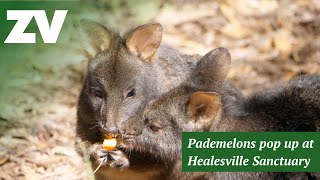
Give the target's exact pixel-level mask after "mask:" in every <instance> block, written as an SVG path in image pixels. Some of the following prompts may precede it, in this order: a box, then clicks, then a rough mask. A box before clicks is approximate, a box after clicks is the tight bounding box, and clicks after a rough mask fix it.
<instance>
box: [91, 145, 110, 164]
mask: <svg viewBox="0 0 320 180" xmlns="http://www.w3.org/2000/svg"><path fill="white" fill-rule="evenodd" d="M89 153H90V156H91V159H93V161H94V163H96V164H98V165H99V164H101V165H107V164H108V163H107V162H108V159H109V157H108V153H109V152H108V151H107V150H105V149H103V147H102V145H101V144H93V145H91V146H90V147H89Z"/></svg>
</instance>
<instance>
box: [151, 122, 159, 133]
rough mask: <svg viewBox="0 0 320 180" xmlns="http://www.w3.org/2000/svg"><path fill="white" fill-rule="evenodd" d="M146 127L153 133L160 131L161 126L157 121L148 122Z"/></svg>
mask: <svg viewBox="0 0 320 180" xmlns="http://www.w3.org/2000/svg"><path fill="white" fill-rule="evenodd" d="M148 127H149V129H150V130H151V131H152V132H154V133H156V132H161V131H162V126H161V125H160V124H158V123H150V124H148Z"/></svg>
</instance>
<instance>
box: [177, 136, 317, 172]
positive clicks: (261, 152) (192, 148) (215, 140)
mask: <svg viewBox="0 0 320 180" xmlns="http://www.w3.org/2000/svg"><path fill="white" fill-rule="evenodd" d="M319 141H320V133H318V132H310V133H309V132H307V133H302V132H183V133H182V170H183V171H184V172H320V144H319Z"/></svg>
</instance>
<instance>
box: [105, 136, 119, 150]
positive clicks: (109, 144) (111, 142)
mask: <svg viewBox="0 0 320 180" xmlns="http://www.w3.org/2000/svg"><path fill="white" fill-rule="evenodd" d="M116 146H117V139H116V138H110V139H104V141H103V144H102V147H103V149H105V150H108V151H112V150H114V149H115V148H116Z"/></svg>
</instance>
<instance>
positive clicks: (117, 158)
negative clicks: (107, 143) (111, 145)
mask: <svg viewBox="0 0 320 180" xmlns="http://www.w3.org/2000/svg"><path fill="white" fill-rule="evenodd" d="M89 152H90V155H91V157H92V158H93V159H94V161H95V163H96V164H97V165H100V164H101V165H102V166H104V165H110V166H111V167H113V168H119V169H121V170H123V169H126V168H128V167H129V165H130V162H129V159H128V157H127V156H126V155H125V154H124V153H123V152H122V151H120V150H114V151H108V150H106V149H104V148H103V146H102V145H101V144H93V145H91V147H90V148H89Z"/></svg>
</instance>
